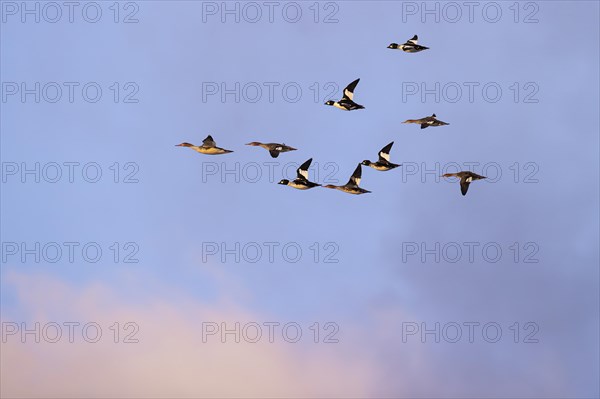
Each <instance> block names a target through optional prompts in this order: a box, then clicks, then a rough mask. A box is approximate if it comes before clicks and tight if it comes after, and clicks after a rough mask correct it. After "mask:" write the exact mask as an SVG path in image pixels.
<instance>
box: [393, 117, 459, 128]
mask: <svg viewBox="0 0 600 399" xmlns="http://www.w3.org/2000/svg"><path fill="white" fill-rule="evenodd" d="M402 123H416V124H417V125H421V129H425V128H427V127H429V126H444V125H449V123H446V122H442V121H441V120H439V119H437V117H436V116H435V114H432V115H431V116H426V117H425V118H421V119H407V120H405V121H404V122H402Z"/></svg>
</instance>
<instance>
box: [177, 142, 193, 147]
mask: <svg viewBox="0 0 600 399" xmlns="http://www.w3.org/2000/svg"><path fill="white" fill-rule="evenodd" d="M193 146H194V145H193V144H190V143H181V144H177V145H175V147H193Z"/></svg>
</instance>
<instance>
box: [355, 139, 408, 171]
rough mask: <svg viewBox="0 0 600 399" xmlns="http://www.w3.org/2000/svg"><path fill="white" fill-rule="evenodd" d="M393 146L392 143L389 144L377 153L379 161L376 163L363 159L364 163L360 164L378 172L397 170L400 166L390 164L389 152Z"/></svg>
mask: <svg viewBox="0 0 600 399" xmlns="http://www.w3.org/2000/svg"><path fill="white" fill-rule="evenodd" d="M393 145H394V142H393V141H392V142H391V143H389V144H388V145H386V146H385V147H383V148H382V149H381V151H379V160H378V161H377V162H371V161H369V160H368V159H365V160H364V161H362V164H363V165H365V166H370V167H371V168H373V169H375V170H380V171H386V170H391V169H394V168H397V167H398V166H400V165H401V164H395V163H391V162H390V150H391V149H392V146H393Z"/></svg>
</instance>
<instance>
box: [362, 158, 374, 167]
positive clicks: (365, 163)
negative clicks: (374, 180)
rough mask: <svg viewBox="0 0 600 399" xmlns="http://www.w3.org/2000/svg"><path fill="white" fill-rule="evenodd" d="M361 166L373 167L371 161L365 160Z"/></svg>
mask: <svg viewBox="0 0 600 399" xmlns="http://www.w3.org/2000/svg"><path fill="white" fill-rule="evenodd" d="M360 164H361V165H365V166H369V165H371V161H369V160H368V159H365V160H364V161H362V162H361V163H360Z"/></svg>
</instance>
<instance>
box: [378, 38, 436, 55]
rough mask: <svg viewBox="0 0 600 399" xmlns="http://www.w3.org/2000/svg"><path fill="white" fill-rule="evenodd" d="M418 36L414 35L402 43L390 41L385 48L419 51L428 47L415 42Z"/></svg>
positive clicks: (410, 51)
mask: <svg viewBox="0 0 600 399" xmlns="http://www.w3.org/2000/svg"><path fill="white" fill-rule="evenodd" d="M418 40H419V37H418V36H417V35H414V36H413V38H412V39H409V40H407V41H406V43H404V44H398V43H391V44H390V45H389V46H388V47H387V48H390V49H392V50H402V51H404V52H405V53H418V52H419V51H423V50H428V49H429V47H425V46H421V45H419V44H417V41H418Z"/></svg>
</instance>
